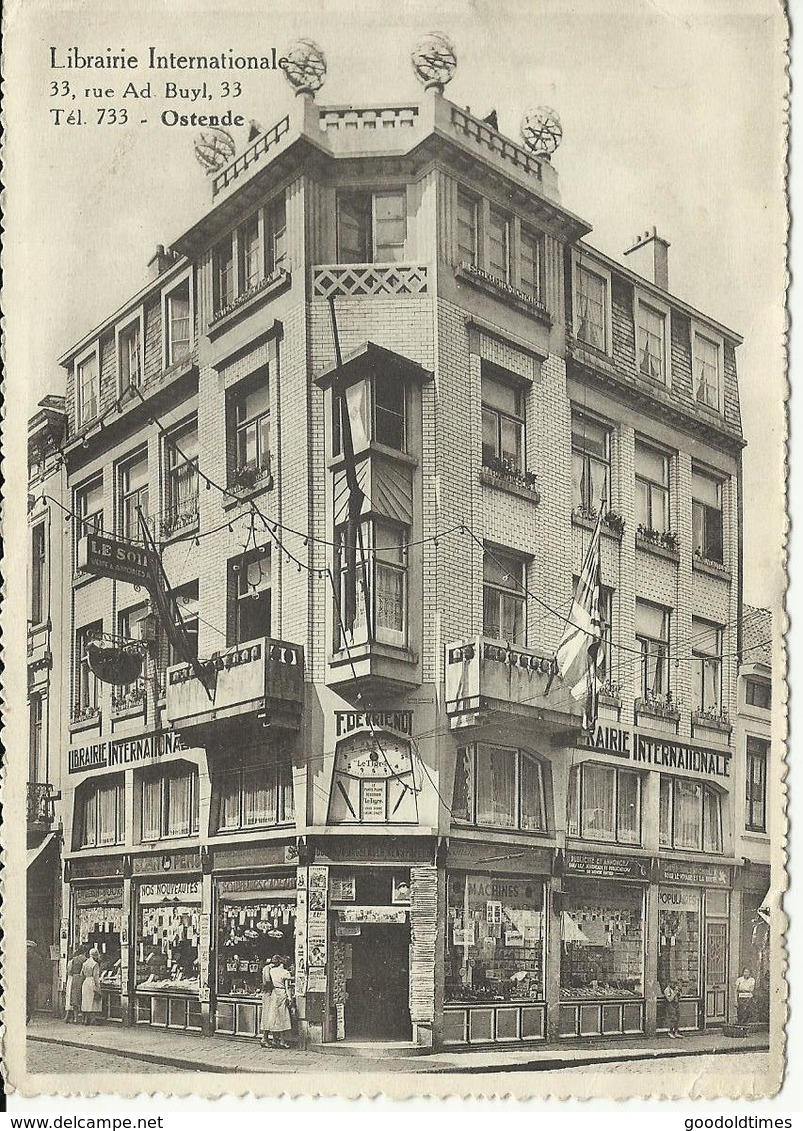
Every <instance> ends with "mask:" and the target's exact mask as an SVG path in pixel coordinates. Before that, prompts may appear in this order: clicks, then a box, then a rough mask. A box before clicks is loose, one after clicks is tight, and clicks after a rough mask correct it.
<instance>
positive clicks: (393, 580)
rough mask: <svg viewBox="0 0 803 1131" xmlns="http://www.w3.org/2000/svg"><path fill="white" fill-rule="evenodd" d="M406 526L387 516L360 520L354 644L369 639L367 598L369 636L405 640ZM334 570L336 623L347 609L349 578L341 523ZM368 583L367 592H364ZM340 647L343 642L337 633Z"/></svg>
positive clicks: (385, 640)
mask: <svg viewBox="0 0 803 1131" xmlns="http://www.w3.org/2000/svg"><path fill="white" fill-rule="evenodd" d="M408 538H409V530H408V528H407V527H406V526H402V525H401V524H399V523H396V522H392V521H391V520H390V519H384V518H373V519H367V520H365V521H364V522H363V523H362V550H363V551H364V553H365V559H364V561H365V568H364V567H363V558H362V556H361V547H360V542H359V540H358V542H357V616H356V620H355V622H354V630H353V633H352V637H353V640H352V642H353V643H358V642H365V641H366V640H367V639H368V625H367V623H366V617H365V604H366V597H367V601H368V608H369V621H370V625H371V627H372V630H373V636H372V638H373V639H374V640H376V641H379V642H380V643H384V644H395V645H398V646H401V647H404V646H405V645H406V643H407V600H408V597H407V573H408V570H407V567H408V563H407V540H408ZM336 539H337V541H336V547H335V549H336V569H337V573H338V576H339V578H340V586H339V591H338V597H339V611H338V612H337V614H336V617H335V620H336V623H337V624H339V623H340V619H339V618H340V617H341V616H342V615H343V613H344V611H345V608H346V585H347V584H348V583H349V581H348V562H347V557H348V551H347V541H346V540H347V528H346V527H345V526H341V527H339V528H338V530H337V533H336ZM364 586H367V590H368V592H367V594H366V593H365V592H364ZM340 636H341V642H340V645H339V646H340V647H344V646H345V644H344V642H343V641H342V632H341V633H340Z"/></svg>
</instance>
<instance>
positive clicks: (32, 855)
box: [27, 833, 59, 868]
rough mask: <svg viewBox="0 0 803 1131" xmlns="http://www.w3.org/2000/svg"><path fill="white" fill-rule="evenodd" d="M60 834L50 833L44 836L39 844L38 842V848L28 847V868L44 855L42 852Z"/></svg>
mask: <svg viewBox="0 0 803 1131" xmlns="http://www.w3.org/2000/svg"><path fill="white" fill-rule="evenodd" d="M58 835H59V834H58V833H48V834H47V835H46V836H44V837H42V839H41V840H40V842H39V844H37V846H36V848H29V849H28V862H27V867H28V868H30V867H31V865H32V864H35V863H36V861H37V860H38V859H39V857H40V856H41V855H42V853H43V852H44V851H45V849H46V848H47V847H48V845H50V844H52V843H53V841H54V840H55V839H56V838H57V837H58Z"/></svg>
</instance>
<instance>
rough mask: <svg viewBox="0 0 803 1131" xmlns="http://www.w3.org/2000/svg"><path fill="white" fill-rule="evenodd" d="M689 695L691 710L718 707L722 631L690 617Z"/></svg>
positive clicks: (719, 700) (719, 699) (714, 709)
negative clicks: (690, 697)
mask: <svg viewBox="0 0 803 1131" xmlns="http://www.w3.org/2000/svg"><path fill="white" fill-rule="evenodd" d="M691 646H692V652H691V694H692V703H691V706H692V710H693V711H709V712H718V711H720V710H721V707H722V628H721V627H720V626H719V625H716V624H710V623H709V622H708V621H704V620H700V619H698V618H697V617H692V622H691Z"/></svg>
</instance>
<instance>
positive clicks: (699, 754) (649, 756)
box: [582, 723, 732, 778]
mask: <svg viewBox="0 0 803 1131" xmlns="http://www.w3.org/2000/svg"><path fill="white" fill-rule="evenodd" d="M582 749H583V750H598V751H599V752H600V753H601V754H610V755H612V756H613V757H615V758H622V759H623V760H625V761H629V762H633V763H635V764H636V765H638V766H649V767H652V768H653V769H656V770H680V771H681V772H686V773H689V774H693V775H695V776H696V777H701V778H729V777H730V764H731V757H732V754H731V751H730V750H708V749H705V748H704V747H701V746H690V745H689V744H688V743H687V742H680V741H678V740H677V739H673V738H657V737H656V736H655V735H651V734H642V733H641V731H638V730H635V729H634V728H632V727H621V726H607V725H606V724H604V723H599V724H597V726H596V727H595V728H594V731H593V733H592V735H591V736H590V738H588V739H586V741H585V742H584V744H583V746H582Z"/></svg>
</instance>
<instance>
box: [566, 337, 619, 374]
mask: <svg viewBox="0 0 803 1131" xmlns="http://www.w3.org/2000/svg"><path fill="white" fill-rule="evenodd" d="M569 352H570V353H571V355H572V356H573V357H576V358H577V359H578V360H579V361H583V362H585V363H586V365H596V366H599V367H600V368H602V369H604V370H606V371H607V372H608V373H609V374H610V375H611V376H616V377H618V376H620V374H619V370H618V369H617V368H616V366H615V365H614V363H613V358H612V357H611V355H610V354H609V353H608V352H607V350H604V349H600V347H599V346H592V345H591V343H590V342H584V341H582V339H581V338H577V337H574V336H572V337H570V338H569Z"/></svg>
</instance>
